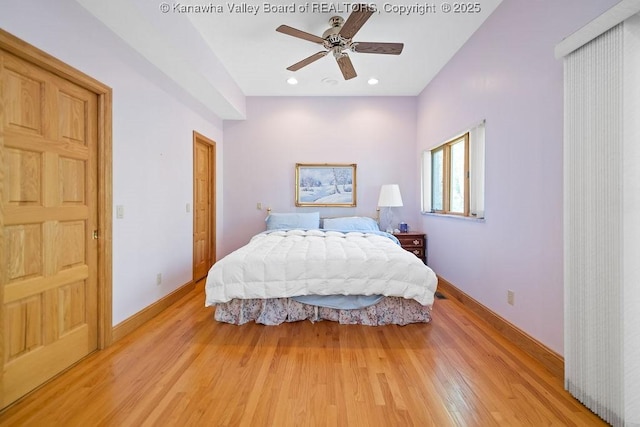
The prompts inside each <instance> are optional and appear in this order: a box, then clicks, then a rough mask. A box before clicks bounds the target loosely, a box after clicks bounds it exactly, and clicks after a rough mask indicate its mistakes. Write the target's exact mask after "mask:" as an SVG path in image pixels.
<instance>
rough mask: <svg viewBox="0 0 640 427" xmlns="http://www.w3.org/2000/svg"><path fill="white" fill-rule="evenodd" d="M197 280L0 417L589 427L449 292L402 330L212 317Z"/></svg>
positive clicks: (18, 422) (573, 405) (111, 422)
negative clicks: (427, 315) (425, 317)
mask: <svg viewBox="0 0 640 427" xmlns="http://www.w3.org/2000/svg"><path fill="white" fill-rule="evenodd" d="M203 301H204V295H203V291H202V286H201V285H200V286H197V287H196V290H195V291H193V292H192V293H191V294H189V295H187V296H185V297H184V298H182V299H181V300H180V301H179V302H178V303H176V304H174V305H173V306H171V307H169V308H168V309H167V310H165V311H164V312H163V313H161V314H160V315H158V316H157V317H155V318H154V319H152V320H151V321H149V322H148V323H146V324H145V325H144V326H142V327H141V328H139V329H137V330H136V331H134V332H133V333H131V334H130V335H128V336H126V337H125V338H123V339H122V340H120V341H118V342H117V343H115V344H114V345H113V346H111V347H110V348H108V349H106V350H104V351H100V352H97V353H94V354H92V355H90V356H89V357H88V358H86V359H85V360H83V361H82V362H80V363H79V364H77V365H76V366H74V367H73V368H71V369H70V370H69V371H67V372H66V373H64V374H63V375H61V376H60V377H58V378H56V379H54V380H52V381H51V382H49V383H48V384H46V385H44V386H43V387H41V388H40V389H39V390H37V391H35V392H34V393H32V394H30V395H29V396H27V397H25V398H24V399H22V400H21V401H20V402H18V403H17V404H15V405H14V406H12V407H10V408H8V409H7V410H5V411H4V412H3V413H1V414H0V425H2V426H14V425H15V426H44V425H46V426H147V425H148V426H152V425H163V426H172V425H179V426H189V425H205V426H238V425H247V426H273V425H275V426H293V425H295V426H324V425H329V426H361V425H362V426H411V425H415V426H493V425H502V426H542V425H562V426H599V425H606V424H605V423H604V422H602V421H601V420H600V419H599V418H598V417H597V416H595V415H593V414H592V413H591V412H590V411H589V410H588V409H586V408H585V407H584V406H582V405H581V404H580V403H579V402H577V401H576V400H575V399H573V398H572V397H571V396H570V395H569V394H568V393H567V392H566V391H564V390H563V387H562V381H561V380H560V379H558V378H557V377H554V376H553V375H552V374H551V373H550V372H549V371H547V370H545V369H544V368H543V367H542V366H541V365H539V364H538V363H537V362H535V361H534V360H533V359H531V358H529V357H528V356H527V355H526V354H525V353H523V352H522V351H520V350H519V349H518V348H517V347H515V346H514V345H512V344H511V343H509V342H507V341H505V340H504V339H503V338H502V337H501V336H499V335H498V334H497V333H496V332H495V331H493V330H492V329H491V328H490V327H488V326H487V325H486V324H485V323H483V321H481V320H480V319H479V318H477V317H476V316H475V315H474V314H472V313H470V312H468V311H465V309H464V308H462V307H461V306H460V305H458V304H457V303H456V302H454V301H452V300H436V303H435V305H434V309H433V321H432V322H431V323H430V324H416V325H409V326H403V327H397V326H385V327H368V326H356V325H339V324H335V323H332V322H320V323H316V324H312V323H310V322H306V321H305V322H297V323H291V324H284V325H280V326H275V327H273V326H262V325H256V324H253V323H252V324H247V325H243V326H234V325H228V324H223V323H218V322H216V321H215V320H214V319H213V310H212V309H211V308H204V307H203Z"/></svg>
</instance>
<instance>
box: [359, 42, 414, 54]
mask: <svg viewBox="0 0 640 427" xmlns="http://www.w3.org/2000/svg"><path fill="white" fill-rule="evenodd" d="M354 45H355V47H354V48H353V50H354V51H355V52H359V53H382V54H385V55H400V54H401V53H402V48H403V47H404V44H403V43H375V42H374V43H369V42H357V43H354Z"/></svg>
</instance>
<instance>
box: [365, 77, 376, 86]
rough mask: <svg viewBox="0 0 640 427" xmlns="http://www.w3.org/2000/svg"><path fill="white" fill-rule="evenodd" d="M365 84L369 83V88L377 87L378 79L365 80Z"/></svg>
mask: <svg viewBox="0 0 640 427" xmlns="http://www.w3.org/2000/svg"><path fill="white" fill-rule="evenodd" d="M367 83H369V84H370V85H371V86H373V85H377V84H378V79H376V78H375V77H371V78H370V79H369V80H367Z"/></svg>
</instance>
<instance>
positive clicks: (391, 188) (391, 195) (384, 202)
mask: <svg viewBox="0 0 640 427" xmlns="http://www.w3.org/2000/svg"><path fill="white" fill-rule="evenodd" d="M378 206H380V207H397V206H402V196H401V195H400V187H399V186H398V184H385V185H383V186H382V188H380V197H379V198H378Z"/></svg>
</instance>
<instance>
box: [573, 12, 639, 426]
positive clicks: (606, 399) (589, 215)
mask: <svg viewBox="0 0 640 427" xmlns="http://www.w3.org/2000/svg"><path fill="white" fill-rule="evenodd" d="M638 35H640V16H639V15H635V16H633V17H631V18H629V19H627V20H626V21H624V22H623V23H620V24H618V25H617V26H615V27H613V28H611V29H610V30H608V31H607V32H605V33H603V34H601V35H600V36H598V37H596V38H595V39H593V40H591V41H590V42H588V43H586V44H584V45H583V46H582V47H580V48H578V49H576V50H574V51H573V52H571V53H569V54H568V55H566V56H565V59H564V79H565V89H564V101H565V112H564V129H565V131H564V132H565V135H564V159H563V161H564V282H565V284H564V286H565V288H564V309H565V311H564V322H565V325H564V328H565V329H564V332H565V334H564V336H565V338H564V340H565V355H564V356H565V387H566V389H567V390H568V391H569V392H570V393H571V394H573V395H574V396H575V397H576V398H577V399H578V400H579V401H581V402H582V403H583V404H584V405H585V406H587V407H588V408H590V409H591V410H593V411H594V412H595V413H597V414H598V415H600V416H601V417H602V418H603V419H604V420H605V421H607V422H608V423H610V424H611V425H614V426H637V425H640V404H639V400H640V326H638V325H639V322H640V314H639V313H640V298H639V296H640V268H639V267H638V265H639V264H640V226H639V224H640V210H639V209H640V203H639V201H640V155H639V154H640V140H639V136H640V135H639V133H638V127H639V126H640V125H639V124H638V123H639V122H640V108H639V105H640V101H639V100H640V93H639V91H640V77H639V76H640V66H639V64H640V59H639V58H640V41H639V40H640V37H638Z"/></svg>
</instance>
